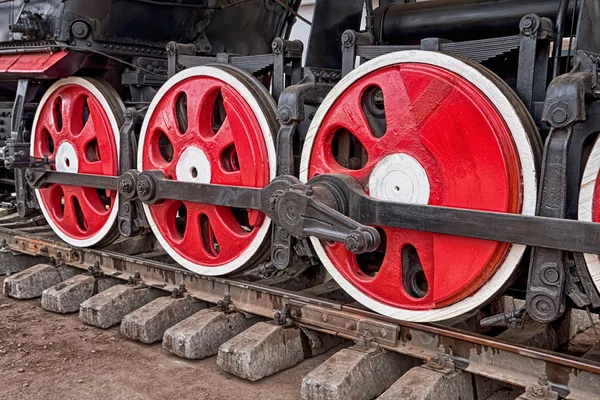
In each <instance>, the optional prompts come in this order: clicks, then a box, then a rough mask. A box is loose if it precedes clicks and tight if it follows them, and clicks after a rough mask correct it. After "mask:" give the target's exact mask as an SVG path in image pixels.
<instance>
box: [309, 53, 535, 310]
mask: <svg viewBox="0 0 600 400" xmlns="http://www.w3.org/2000/svg"><path fill="white" fill-rule="evenodd" d="M402 62H413V63H424V64H429V65H434V66H438V67H441V68H445V69H447V70H449V71H451V72H454V73H456V74H458V75H460V76H462V77H464V78H465V79H467V80H469V81H470V82H471V83H473V84H474V85H475V86H477V87H478V88H479V90H481V92H482V93H483V94H484V95H485V96H486V97H487V98H488V99H489V100H490V101H491V102H492V103H493V104H494V105H495V106H496V108H497V109H498V111H499V112H500V113H501V114H502V116H503V117H504V119H505V122H506V124H507V126H508V127H509V129H510V131H511V133H512V136H513V140H514V141H515V145H516V147H517V150H518V152H519V159H520V162H521V169H522V178H523V209H522V214H524V215H534V214H535V210H536V201H537V179H536V176H537V175H536V165H535V159H534V155H533V151H532V145H531V143H530V139H529V137H528V135H527V133H526V130H525V127H524V125H523V123H522V121H521V120H520V118H519V116H518V114H517V113H516V111H515V109H514V108H513V106H512V104H511V103H510V101H509V100H508V99H507V98H506V97H505V96H504V94H503V93H502V91H501V90H500V89H499V88H498V87H497V86H496V85H495V84H494V83H493V82H492V81H491V80H489V79H488V78H486V77H485V76H484V75H483V74H482V73H481V72H479V71H478V70H476V69H475V68H473V67H471V66H470V65H468V64H466V63H465V62H464V61H461V60H459V59H457V58H455V57H452V56H449V55H446V54H443V53H438V52H429V51H422V50H409V51H399V52H396V53H390V54H386V55H384V56H381V57H378V58H375V59H373V60H371V61H369V62H367V63H365V64H362V65H361V66H360V67H358V68H356V69H355V70H353V71H352V72H351V73H349V74H348V75H347V76H346V77H344V78H343V79H342V80H341V81H340V83H338V84H337V85H336V86H335V87H334V88H333V89H332V90H331V92H330V93H329V94H328V95H327V97H326V98H325V100H324V101H323V103H322V104H321V106H320V107H319V109H318V110H317V112H316V114H315V117H314V119H313V121H312V123H311V125H310V127H309V129H308V133H307V135H306V140H305V142H304V147H303V149H302V156H301V162H300V180H301V181H302V182H307V180H308V165H309V162H310V153H311V150H312V148H313V146H314V140H315V136H316V134H317V132H318V130H319V128H320V127H321V124H322V122H323V120H324V118H325V116H326V114H327V112H328V111H329V109H330V108H331V107H332V105H333V104H334V102H335V101H336V100H337V98H338V97H340V96H341V95H342V94H343V93H344V92H345V91H346V90H347V89H348V88H349V87H350V86H351V85H352V84H353V83H354V82H355V81H357V80H358V79H360V78H362V77H364V76H365V75H367V74H369V73H371V72H373V71H376V70H378V69H381V68H384V67H387V66H390V65H394V64H398V63H402ZM311 242H312V244H313V246H314V248H315V251H316V252H317V255H318V257H319V259H320V260H321V262H322V263H323V265H324V266H325V268H327V270H328V271H329V273H330V274H331V276H332V277H333V278H334V279H335V280H336V281H337V283H338V284H339V285H340V286H341V287H342V288H343V289H344V290H345V291H347V292H348V293H349V294H350V295H351V296H352V297H353V298H354V299H356V300H357V301H358V302H360V303H361V304H363V305H365V306H366V307H368V308H370V309H372V310H374V311H376V312H378V313H380V314H383V315H386V316H389V317H392V318H395V319H399V320H405V321H413V322H433V321H439V320H445V319H450V318H453V317H456V316H459V315H462V314H464V313H466V312H468V311H470V310H472V309H474V308H476V307H477V306H480V305H482V304H484V303H485V302H486V301H488V300H490V299H491V298H492V297H493V296H494V295H495V294H496V293H497V292H498V291H499V290H500V289H501V288H502V287H503V286H504V285H505V284H506V282H507V281H508V280H509V279H510V278H511V276H512V275H513V273H514V271H515V270H516V268H517V267H518V265H519V262H520V261H521V258H522V256H523V254H524V252H525V249H526V246H522V245H512V246H511V248H510V250H509V252H508V255H507V256H506V258H505V260H504V262H503V264H502V265H501V266H500V268H499V269H498V271H497V272H496V274H495V275H494V276H493V277H492V278H491V279H490V280H489V281H488V282H487V283H486V284H484V285H483V286H482V287H481V288H480V289H479V290H478V291H477V292H476V293H474V294H473V295H471V296H469V297H467V298H465V299H463V300H461V301H459V302H457V303H455V304H452V305H450V306H446V307H443V308H439V309H435V310H425V311H415V310H402V309H398V308H395V307H391V306H389V305H387V304H384V303H382V302H379V301H376V300H374V299H372V298H370V297H369V296H367V295H365V294H364V293H362V292H361V291H359V290H358V289H357V288H356V287H354V286H353V285H352V284H351V283H350V282H349V281H347V280H346V279H345V278H344V277H343V276H342V275H341V274H340V273H339V272H338V271H337V269H336V268H335V266H334V265H333V263H332V262H331V260H330V259H329V257H328V256H327V254H326V252H325V249H324V248H323V246H322V244H321V242H320V241H319V240H318V239H315V238H314V237H311Z"/></svg>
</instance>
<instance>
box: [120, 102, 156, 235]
mask: <svg viewBox="0 0 600 400" xmlns="http://www.w3.org/2000/svg"><path fill="white" fill-rule="evenodd" d="M144 115H145V110H142V111H138V110H136V109H135V108H131V107H130V108H128V109H127V110H126V111H125V123H124V124H123V126H122V127H121V131H120V134H119V140H120V143H119V146H120V153H119V154H120V156H119V172H120V174H121V176H124V175H126V174H127V171H129V170H131V169H133V168H135V167H136V165H137V162H136V158H137V154H136V151H135V148H136V147H135V143H136V140H137V139H136V135H135V131H136V127H137V126H138V125H139V124H141V123H142V121H143V119H144ZM126 176H127V178H131V177H130V176H129V175H126ZM127 183H133V184H131V185H129V187H127ZM119 185H121V186H122V187H121V189H122V191H123V192H126V193H132V192H135V182H130V181H129V180H128V179H120V180H119ZM126 189H129V190H126ZM118 227H119V233H121V235H122V236H124V237H132V236H137V235H139V234H140V233H141V232H142V229H144V228H147V227H149V225H148V221H147V220H146V216H145V214H144V212H143V210H142V205H141V203H140V202H139V201H136V200H135V198H134V197H130V196H119V214H118Z"/></svg>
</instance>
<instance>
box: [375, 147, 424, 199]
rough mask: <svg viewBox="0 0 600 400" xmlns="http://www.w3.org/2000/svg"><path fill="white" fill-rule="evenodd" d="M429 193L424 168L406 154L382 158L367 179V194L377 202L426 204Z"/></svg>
mask: <svg viewBox="0 0 600 400" xmlns="http://www.w3.org/2000/svg"><path fill="white" fill-rule="evenodd" d="M429 192H430V185H429V178H428V177H427V172H426V171H425V168H423V166H422V165H421V164H420V163H419V161H417V160H416V159H415V158H414V157H411V156H410V155H408V154H402V153H397V154H390V155H389V156H386V157H384V158H383V159H382V160H381V161H379V162H378V163H377V165H375V168H374V169H373V172H371V176H370V177H369V193H370V195H371V197H374V198H376V199H378V200H384V201H394V202H399V203H413V204H427V203H428V202H429Z"/></svg>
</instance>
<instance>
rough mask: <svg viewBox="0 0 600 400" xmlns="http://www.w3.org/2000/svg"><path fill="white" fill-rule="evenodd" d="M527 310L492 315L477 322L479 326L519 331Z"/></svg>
mask: <svg viewBox="0 0 600 400" xmlns="http://www.w3.org/2000/svg"><path fill="white" fill-rule="evenodd" d="M526 312H527V308H525V307H523V308H521V309H519V310H512V311H508V312H505V313H503V314H498V315H493V316H491V317H487V318H483V319H482V320H481V321H479V324H480V325H481V326H499V327H505V328H513V329H521V328H523V325H524V324H525V313H526Z"/></svg>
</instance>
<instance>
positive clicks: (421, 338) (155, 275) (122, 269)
mask: <svg viewBox="0 0 600 400" xmlns="http://www.w3.org/2000/svg"><path fill="white" fill-rule="evenodd" d="M0 242H1V243H2V249H3V251H13V252H17V253H23V254H29V255H38V256H45V257H51V258H52V259H54V260H56V262H58V263H64V264H66V265H69V266H72V267H75V268H79V269H82V270H85V271H87V270H89V269H90V267H92V266H94V265H95V266H99V268H101V270H102V272H103V273H104V274H105V275H108V276H113V277H116V278H118V279H121V280H124V281H128V280H129V278H135V277H136V276H139V278H140V279H141V280H142V282H143V283H144V284H145V285H147V286H150V287H154V288H157V289H161V290H165V291H173V290H174V289H176V288H179V287H180V285H181V284H184V285H185V287H186V289H187V290H188V292H189V293H190V295H191V296H193V297H195V298H197V299H199V300H203V301H207V302H210V303H218V302H219V301H221V300H223V299H224V298H225V296H226V295H228V296H229V299H230V302H231V304H232V305H233V306H234V307H235V309H237V310H239V311H243V312H248V313H251V314H254V315H259V316H262V317H266V318H273V317H274V316H275V314H276V313H277V312H278V311H280V310H282V309H286V310H287V313H288V315H289V317H290V319H291V320H292V321H293V322H294V323H295V324H297V325H299V326H302V327H306V328H310V329H313V330H316V331H320V332H324V333H328V334H332V335H336V336H340V337H343V338H346V339H350V340H354V341H359V340H361V339H362V340H363V341H364V340H365V339H368V341H372V343H374V344H376V345H377V346H379V347H380V348H382V349H385V350H388V351H393V352H396V353H401V354H405V355H408V356H411V357H416V358H419V359H423V360H426V359H428V358H431V357H434V356H435V355H436V352H437V350H438V346H439V345H444V346H445V347H446V348H451V349H452V360H453V362H454V364H455V365H456V367H457V368H458V369H461V370H463V371H466V372H469V373H473V374H476V375H481V376H484V377H488V378H491V379H494V380H496V381H502V382H505V383H508V384H512V385H517V386H520V387H530V386H534V385H535V384H536V383H537V382H538V378H539V376H541V375H544V374H545V375H547V376H548V378H549V381H550V384H551V385H552V388H553V390H554V391H556V392H558V393H559V394H560V395H561V396H564V397H566V398H567V399H590V398H594V396H595V395H596V393H595V392H594V391H595V390H596V388H598V387H600V365H599V364H595V363H592V362H589V361H586V362H584V361H583V360H581V359H577V358H574V357H570V356H565V355H562V354H557V353H553V352H548V351H542V350H539V349H534V348H530V347H524V346H520V345H515V344H511V343H508V342H503V341H498V340H497V339H494V338H490V337H485V336H481V335H477V334H473V333H471V332H466V331H460V330H456V329H450V328H447V327H444V326H441V325H426V324H417V323H408V322H399V321H395V320H393V319H390V318H386V317H383V316H381V315H378V314H375V313H373V312H370V311H367V310H364V309H360V308H357V307H354V306H351V305H348V304H344V303H340V302H336V301H331V300H328V299H322V298H317V297H312V296H306V295H301V294H299V293H294V292H288V291H285V290H281V289H277V288H272V287H268V286H263V285H259V284H255V283H250V282H245V281H240V280H234V279H224V278H212V277H204V276H200V275H197V274H195V273H192V272H190V271H186V270H183V269H180V268H178V267H173V266H172V265H168V264H164V263H160V262H156V261H151V260H146V259H143V258H140V257H134V256H128V255H123V254H118V253H114V252H109V251H103V250H97V249H78V248H73V247H70V246H68V245H65V244H63V243H60V242H57V241H54V240H52V239H45V238H40V237H36V236H33V235H31V234H28V233H26V232H24V231H20V230H18V229H8V228H5V227H0Z"/></svg>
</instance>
